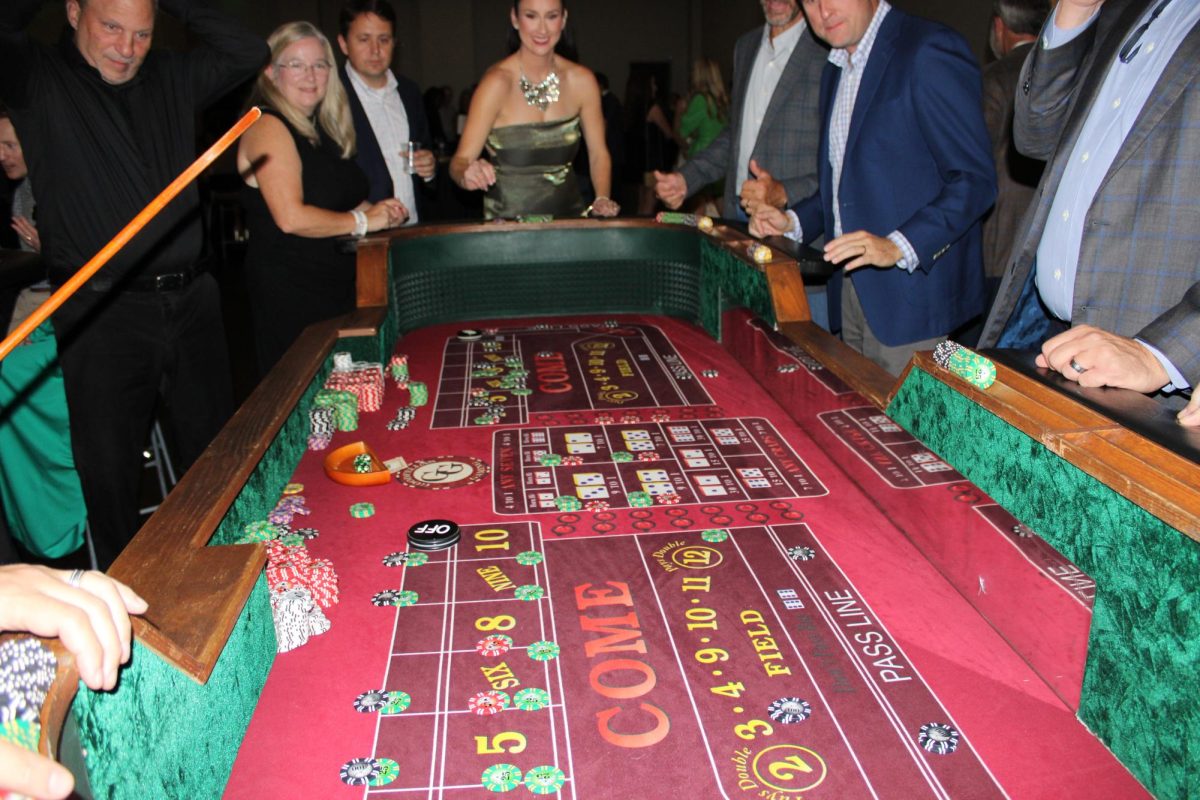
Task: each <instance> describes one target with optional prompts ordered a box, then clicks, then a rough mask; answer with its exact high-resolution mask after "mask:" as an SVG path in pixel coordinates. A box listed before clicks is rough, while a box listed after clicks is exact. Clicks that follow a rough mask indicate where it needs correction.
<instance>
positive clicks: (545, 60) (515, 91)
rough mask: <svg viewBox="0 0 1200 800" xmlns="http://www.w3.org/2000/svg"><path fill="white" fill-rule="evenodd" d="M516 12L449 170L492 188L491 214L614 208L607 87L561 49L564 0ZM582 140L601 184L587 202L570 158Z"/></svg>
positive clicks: (522, 3)
mask: <svg viewBox="0 0 1200 800" xmlns="http://www.w3.org/2000/svg"><path fill="white" fill-rule="evenodd" d="M510 20H511V22H512V26H513V30H514V36H513V37H512V38H513V39H514V40H515V41H514V42H513V46H512V48H511V49H512V50H513V51H514V52H513V53H512V55H510V56H509V57H508V58H506V59H504V60H503V61H500V62H499V63H497V64H494V65H492V67H491V68H489V69H488V71H487V73H485V74H484V76H483V80H482V81H481V82H480V84H479V88H478V89H476V90H475V95H474V97H473V98H472V99H471V108H470V111H469V112H468V113H467V122H466V126H465V127H464V129H463V135H462V139H461V140H460V141H459V145H458V152H457V153H455V154H454V158H453V159H452V160H451V162H450V175H451V177H452V178H453V179H454V181H455V182H456V183H457V184H458V185H459V186H461V187H463V188H464V189H468V190H479V191H486V192H487V195H486V196H485V197H484V216H485V217H486V218H487V219H497V218H500V219H512V218H515V217H519V216H529V215H552V216H556V217H578V216H581V215H582V216H587V215H588V214H589V213H590V214H592V215H594V216H602V217H612V216H616V215H617V213H619V212H620V207H619V206H618V205H617V204H616V203H615V202H613V201H612V200H611V199H610V198H609V196H608V195H609V192H610V189H611V186H612V161H611V159H610V157H609V154H608V147H607V146H606V145H605V143H604V116H603V114H602V112H601V110H600V87H599V85H598V84H597V83H596V78H595V76H593V75H592V72H591V70H589V69H587V68H586V67H583V66H580V65H579V64H576V63H574V62H572V61H569V60H567V59H566V58H564V57H562V56H561V55H558V54H556V53H555V47H556V46H557V45H558V44H559V42H560V39H561V37H562V32H563V27H564V26H565V25H566V22H567V11H566V9H565V8H563V3H562V0H514V2H513V8H512V11H511V12H510ZM581 140H582V141H585V142H586V143H587V148H588V166H589V168H590V170H591V176H592V184H593V186H594V187H595V189H596V199H595V201H593V203H592V204H591V205H590V206H588V207H587V208H586V209H585V208H584V202H583V198H582V196H581V195H580V193H579V185H578V182H577V181H576V178H575V170H574V169H573V168H572V166H571V162H572V161H573V160H574V159H575V155H576V153H577V152H578V150H579V144H580V141H581ZM485 147H486V148H487V154H488V158H487V159H484V158H481V157H480V156H481V155H482V153H483V150H484V148H485Z"/></svg>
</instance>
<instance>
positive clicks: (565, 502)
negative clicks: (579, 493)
mask: <svg viewBox="0 0 1200 800" xmlns="http://www.w3.org/2000/svg"><path fill="white" fill-rule="evenodd" d="M554 505H555V506H556V507H557V508H558V510H559V511H579V510H580V509H581V508H583V501H582V500H580V499H579V498H578V497H576V496H575V495H573V494H563V495H559V496H558V497H556V498H554Z"/></svg>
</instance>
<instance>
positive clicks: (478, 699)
mask: <svg viewBox="0 0 1200 800" xmlns="http://www.w3.org/2000/svg"><path fill="white" fill-rule="evenodd" d="M510 703H512V700H511V699H510V698H509V696H508V695H507V694H505V693H504V692H477V693H476V694H475V695H474V696H472V697H470V698H469V699H468V700H467V708H469V709H470V710H471V711H473V712H475V713H476V714H478V715H479V716H481V717H490V716H492V715H493V714H499V713H500V712H501V711H503V710H504V709H506V708H508V706H509V704H510Z"/></svg>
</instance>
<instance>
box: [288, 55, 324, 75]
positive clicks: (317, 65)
mask: <svg viewBox="0 0 1200 800" xmlns="http://www.w3.org/2000/svg"><path fill="white" fill-rule="evenodd" d="M275 66H276V67H277V68H279V69H283V70H287V71H288V72H291V73H294V74H296V75H303V74H304V73H306V72H309V71H311V72H313V73H314V74H317V75H324V74H325V73H326V72H329V70H331V69H332V68H333V65H332V64H330V63H329V62H328V61H314V62H313V63H311V64H306V63H305V62H303V61H300V60H299V59H292V60H291V61H281V62H279V63H278V64H276V65H275Z"/></svg>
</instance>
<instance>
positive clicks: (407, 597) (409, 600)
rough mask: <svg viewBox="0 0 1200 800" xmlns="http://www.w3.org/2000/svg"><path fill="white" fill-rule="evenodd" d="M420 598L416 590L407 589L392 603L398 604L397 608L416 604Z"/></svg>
mask: <svg viewBox="0 0 1200 800" xmlns="http://www.w3.org/2000/svg"><path fill="white" fill-rule="evenodd" d="M418 598H419V595H418V594H417V593H416V592H414V591H412V590H411V589H405V590H404V591H403V592H401V593H400V594H398V595H396V599H395V600H393V601H392V605H394V606H396V607H397V608H406V607H408V606H415V605H416V604H417V600H418Z"/></svg>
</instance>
